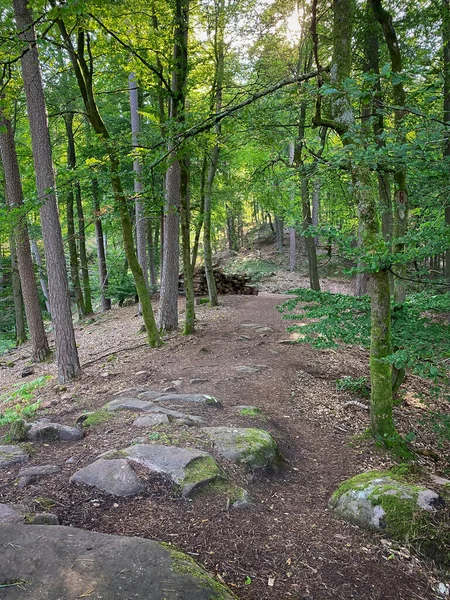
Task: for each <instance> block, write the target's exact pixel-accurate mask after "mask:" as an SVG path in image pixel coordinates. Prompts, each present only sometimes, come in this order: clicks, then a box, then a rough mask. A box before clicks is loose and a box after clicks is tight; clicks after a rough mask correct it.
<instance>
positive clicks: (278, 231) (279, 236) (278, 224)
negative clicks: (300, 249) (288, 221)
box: [275, 215, 284, 254]
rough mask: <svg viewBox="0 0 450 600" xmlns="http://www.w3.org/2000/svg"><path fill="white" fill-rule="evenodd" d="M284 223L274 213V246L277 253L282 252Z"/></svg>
mask: <svg viewBox="0 0 450 600" xmlns="http://www.w3.org/2000/svg"><path fill="white" fill-rule="evenodd" d="M283 228H284V223H283V219H280V218H279V217H277V216H276V215H275V235H276V246H277V252H278V253H279V254H282V253H283V246H284V235H283Z"/></svg>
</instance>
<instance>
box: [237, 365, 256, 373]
mask: <svg viewBox="0 0 450 600" xmlns="http://www.w3.org/2000/svg"><path fill="white" fill-rule="evenodd" d="M234 369H235V371H237V372H238V373H242V374H243V375H253V374H254V373H258V372H259V369H258V367H250V366H249V365H238V366H237V367H234Z"/></svg>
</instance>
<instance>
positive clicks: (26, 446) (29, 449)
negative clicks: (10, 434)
mask: <svg viewBox="0 0 450 600" xmlns="http://www.w3.org/2000/svg"><path fill="white" fill-rule="evenodd" d="M19 446H20V447H21V448H22V450H24V451H25V452H26V453H27V454H28V455H29V456H33V455H34V454H36V448H35V447H34V446H33V444H32V443H31V442H24V443H22V444H19Z"/></svg>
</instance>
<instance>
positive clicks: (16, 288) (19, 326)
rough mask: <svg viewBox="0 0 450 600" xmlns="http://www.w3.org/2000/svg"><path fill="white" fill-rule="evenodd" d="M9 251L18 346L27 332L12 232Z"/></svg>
mask: <svg viewBox="0 0 450 600" xmlns="http://www.w3.org/2000/svg"><path fill="white" fill-rule="evenodd" d="M9 251H10V255H11V285H12V295H13V302H14V317H15V326H16V345H17V346H20V345H21V344H23V343H24V342H26V341H27V334H26V331H25V315H24V311H23V299H22V290H21V288H20V277H19V268H18V265H17V254H16V243H15V241H14V236H13V235H12V234H11V235H10V236H9Z"/></svg>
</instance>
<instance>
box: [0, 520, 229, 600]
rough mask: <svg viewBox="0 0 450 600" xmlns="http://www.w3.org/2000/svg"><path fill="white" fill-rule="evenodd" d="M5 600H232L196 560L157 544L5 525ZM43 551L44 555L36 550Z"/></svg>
mask: <svg viewBox="0 0 450 600" xmlns="http://www.w3.org/2000/svg"><path fill="white" fill-rule="evenodd" d="M0 547H1V548H2V555H1V560H0V582H21V585H20V588H19V587H18V586H16V585H11V586H9V587H4V588H3V589H2V600H16V599H17V598H21V600H22V599H23V600H37V599H39V600H61V599H62V598H64V600H77V599H79V598H84V597H86V598H91V599H92V600H99V599H100V598H103V599H104V600H126V599H130V600H131V598H136V599H138V598H151V599H152V600H173V599H175V598H177V600H192V599H193V598H195V600H213V599H214V600H233V598H234V596H233V594H231V593H230V592H229V591H228V590H227V588H225V587H224V586H222V585H221V584H219V583H218V582H217V581H216V580H215V579H214V578H213V577H211V576H210V575H208V573H207V572H206V571H204V570H203V569H202V568H201V567H199V566H198V565H197V564H196V563H195V562H194V561H193V560H192V558H190V557H188V556H186V555H185V554H183V553H181V552H178V551H176V550H174V549H173V548H172V547H171V546H169V545H167V544H166V545H164V544H161V543H159V542H154V541H152V540H147V539H142V538H138V537H126V536H118V535H108V534H104V533H95V532H93V531H85V530H82V529H77V528H75V527H63V526H55V527H47V526H45V525H35V526H33V527H26V526H21V525H3V526H0ZM36 549H39V551H36Z"/></svg>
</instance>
